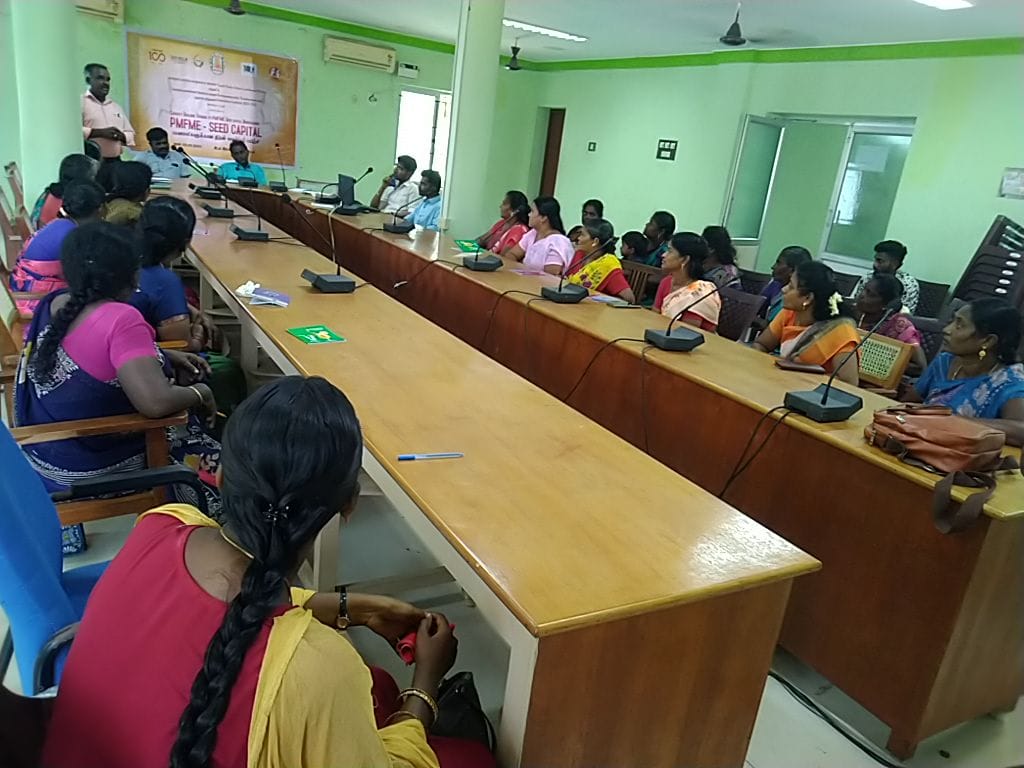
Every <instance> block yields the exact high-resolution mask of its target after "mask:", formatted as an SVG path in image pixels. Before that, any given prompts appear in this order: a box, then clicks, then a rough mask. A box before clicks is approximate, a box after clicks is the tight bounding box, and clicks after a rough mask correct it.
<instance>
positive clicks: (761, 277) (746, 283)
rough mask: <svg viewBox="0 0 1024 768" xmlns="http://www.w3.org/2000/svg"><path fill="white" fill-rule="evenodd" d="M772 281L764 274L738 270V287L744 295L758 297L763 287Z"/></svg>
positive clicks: (768, 275)
mask: <svg viewBox="0 0 1024 768" xmlns="http://www.w3.org/2000/svg"><path fill="white" fill-rule="evenodd" d="M771 281H772V276H771V275H770V274H768V273H766V272H753V271H751V270H749V269H741V270H740V286H741V287H742V288H743V292H744V293H752V294H754V295H755V296H760V295H761V291H763V290H764V288H765V286H766V285H768V283H770V282H771Z"/></svg>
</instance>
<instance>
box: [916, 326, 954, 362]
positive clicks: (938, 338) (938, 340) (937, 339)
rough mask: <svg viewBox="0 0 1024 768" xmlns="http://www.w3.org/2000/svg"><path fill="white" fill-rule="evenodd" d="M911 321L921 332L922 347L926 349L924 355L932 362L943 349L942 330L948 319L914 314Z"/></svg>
mask: <svg viewBox="0 0 1024 768" xmlns="http://www.w3.org/2000/svg"><path fill="white" fill-rule="evenodd" d="M910 322H912V323H913V324H914V326H915V327H916V328H917V330H919V331H920V332H921V349H923V350H924V356H925V358H926V359H927V360H928V362H929V363H930V362H931V361H932V360H934V359H935V356H936V355H937V354H939V352H940V351H941V350H942V331H943V329H944V328H945V327H946V325H947V322H948V321H946V320H940V319H938V318H935V317H920V316H919V315H912V316H911V318H910Z"/></svg>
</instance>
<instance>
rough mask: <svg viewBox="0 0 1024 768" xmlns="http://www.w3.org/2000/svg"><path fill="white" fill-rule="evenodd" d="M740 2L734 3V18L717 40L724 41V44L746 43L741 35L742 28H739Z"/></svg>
mask: <svg viewBox="0 0 1024 768" xmlns="http://www.w3.org/2000/svg"><path fill="white" fill-rule="evenodd" d="M741 6H742V3H736V18H735V19H733V21H732V24H730V25H729V28H728V29H727V30H726V31H725V34H724V35H722V36H721V37H720V38H718V42H720V43H724V44H725V45H732V46H738V45H746V44H747V38H745V37H744V36H743V32H742V30H740V8H741Z"/></svg>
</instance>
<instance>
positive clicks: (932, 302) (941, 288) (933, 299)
mask: <svg viewBox="0 0 1024 768" xmlns="http://www.w3.org/2000/svg"><path fill="white" fill-rule="evenodd" d="M917 285H918V288H919V289H920V293H919V294H918V298H917V310H916V314H917V316H919V317H939V316H940V315H941V314H942V308H943V307H944V306H945V305H946V297H947V296H949V286H948V285H946V284H945V283H930V282H928V281H927V280H918V281H917Z"/></svg>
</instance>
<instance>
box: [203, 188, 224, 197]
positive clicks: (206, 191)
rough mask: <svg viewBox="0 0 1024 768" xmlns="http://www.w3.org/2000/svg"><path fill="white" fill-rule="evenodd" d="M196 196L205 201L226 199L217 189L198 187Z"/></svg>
mask: <svg viewBox="0 0 1024 768" xmlns="http://www.w3.org/2000/svg"><path fill="white" fill-rule="evenodd" d="M196 196H197V197H200V198H202V199H203V200H221V199H223V197H224V195H222V194H221V193H220V190H219V189H217V188H216V187H196Z"/></svg>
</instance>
